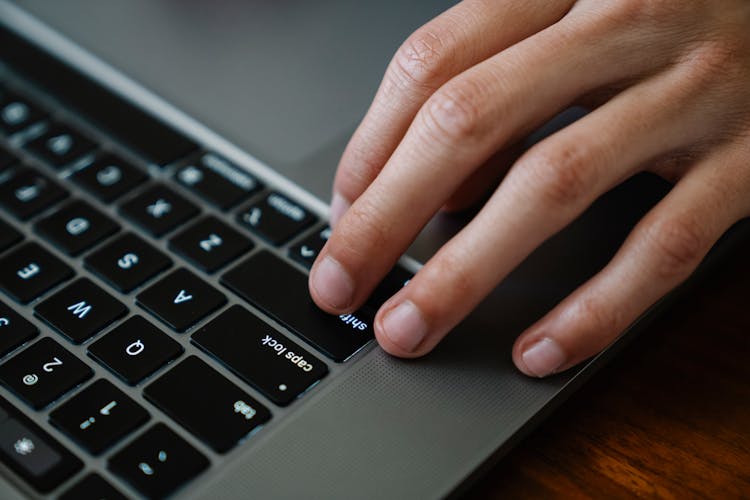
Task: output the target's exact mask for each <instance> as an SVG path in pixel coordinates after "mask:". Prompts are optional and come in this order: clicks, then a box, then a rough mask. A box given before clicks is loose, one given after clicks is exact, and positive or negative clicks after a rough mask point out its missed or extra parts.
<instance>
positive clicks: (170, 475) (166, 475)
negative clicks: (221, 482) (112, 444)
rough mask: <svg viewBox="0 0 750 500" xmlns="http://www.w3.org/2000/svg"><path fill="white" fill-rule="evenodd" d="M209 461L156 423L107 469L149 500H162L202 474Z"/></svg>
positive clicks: (172, 432) (114, 459) (120, 453)
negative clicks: (156, 499) (155, 499)
mask: <svg viewBox="0 0 750 500" xmlns="http://www.w3.org/2000/svg"><path fill="white" fill-rule="evenodd" d="M208 465H209V462H208V459H207V458H206V457H205V456H204V455H203V454H202V453H200V452H199V451H198V450H196V449H195V448H193V447H192V446H190V445H189V444H188V443H187V442H186V441H185V440H184V439H182V438H181V437H180V436H178V435H177V434H175V432H174V431H172V430H171V429H170V428H169V427H167V426H166V425H164V424H162V423H158V424H156V425H154V426H153V427H151V428H150V429H149V430H147V431H146V432H144V433H143V434H142V435H141V436H140V437H139V438H137V439H136V440H135V441H133V442H132V443H130V444H129V445H128V446H126V447H125V448H123V449H122V450H121V451H119V452H117V454H116V455H114V456H113V457H112V458H110V459H109V463H108V465H107V467H108V468H109V469H110V470H111V471H112V472H114V473H115V474H117V475H118V476H120V478H122V479H124V480H125V481H126V482H127V483H129V484H130V485H131V486H132V487H133V488H135V489H136V490H137V491H138V492H139V493H140V494H141V495H144V496H145V497H148V498H164V497H166V496H167V495H169V494H171V493H173V492H174V491H175V490H177V489H178V488H180V487H181V486H184V485H185V483H187V482H188V481H190V480H191V479H193V478H194V477H196V476H197V475H198V474H200V473H201V472H203V471H204V470H205V469H206V468H207V467H208Z"/></svg>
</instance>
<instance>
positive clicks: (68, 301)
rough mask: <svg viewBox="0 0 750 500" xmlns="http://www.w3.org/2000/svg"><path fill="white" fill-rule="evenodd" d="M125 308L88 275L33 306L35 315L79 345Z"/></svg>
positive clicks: (104, 326) (122, 313)
mask: <svg viewBox="0 0 750 500" xmlns="http://www.w3.org/2000/svg"><path fill="white" fill-rule="evenodd" d="M127 312H128V308H127V307H125V305H124V304H123V303H122V302H120V301H119V300H117V299H115V298H114V297H112V296H111V295H109V294H108V293H107V292H105V291H104V290H102V289H101V288H99V287H98V286H96V285H95V284H94V283H93V282H92V281H91V280H90V279H88V278H80V279H78V280H76V281H74V282H73V283H71V284H70V285H68V286H66V287H65V288H63V289H62V290H60V291H59V292H57V293H56V294H54V295H53V296H52V297H50V298H48V299H47V300H45V301H44V302H42V303H41V304H39V305H38V306H36V308H35V309H34V314H36V315H37V316H39V317H40V318H42V319H43V320H44V321H46V322H47V323H49V325H50V326H52V327H53V328H55V329H56V330H57V331H59V332H60V333H62V334H63V335H65V336H66V337H67V338H68V339H69V340H70V341H72V342H75V343H76V344H80V343H81V342H83V341H85V340H87V339H89V338H91V337H93V336H94V335H96V334H97V333H99V332H100V331H101V330H103V329H104V328H106V327H107V326H108V325H110V324H111V323H113V322H114V321H115V320H116V319H118V318H120V317H122V316H125V314H127Z"/></svg>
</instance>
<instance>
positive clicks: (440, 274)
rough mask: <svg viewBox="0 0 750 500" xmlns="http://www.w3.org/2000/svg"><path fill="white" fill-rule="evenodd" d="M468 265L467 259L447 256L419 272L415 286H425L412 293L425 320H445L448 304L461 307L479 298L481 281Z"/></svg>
mask: <svg viewBox="0 0 750 500" xmlns="http://www.w3.org/2000/svg"><path fill="white" fill-rule="evenodd" d="M466 262H467V259H466V256H464V257H463V258H461V257H460V256H458V255H451V254H448V253H444V254H442V255H440V256H439V257H437V258H436V259H435V260H434V261H432V262H430V263H429V265H427V266H425V267H423V268H422V269H421V270H420V271H419V275H420V280H415V281H414V283H415V284H417V283H421V284H422V286H420V287H419V289H416V288H413V289H412V292H411V293H412V295H413V296H414V299H415V300H416V301H417V302H418V303H419V305H420V308H421V309H422V311H423V313H424V315H425V318H440V317H444V316H445V315H446V304H454V305H455V304H460V303H463V302H464V301H465V300H466V298H467V297H474V296H475V295H476V293H477V279H476V277H475V276H473V275H472V272H471V270H470V268H468V267H467V266H466Z"/></svg>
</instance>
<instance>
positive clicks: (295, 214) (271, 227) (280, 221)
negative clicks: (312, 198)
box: [237, 193, 316, 245]
mask: <svg viewBox="0 0 750 500" xmlns="http://www.w3.org/2000/svg"><path fill="white" fill-rule="evenodd" d="M237 219H238V220H239V221H240V223H242V225H244V226H245V227H247V228H249V229H250V230H251V231H253V232H254V233H255V234H257V235H259V236H260V237H262V238H263V239H265V240H267V241H269V242H270V243H272V244H274V245H281V244H283V243H285V242H287V241H288V240H290V239H291V238H292V237H293V236H295V235H296V234H298V233H299V232H300V231H302V230H303V229H305V228H306V227H308V226H310V225H311V224H313V223H314V222H315V220H316V218H315V216H314V215H312V214H311V213H310V212H308V211H307V210H305V209H304V208H302V207H301V206H300V205H299V204H298V203H296V202H294V201H292V200H290V199H289V198H287V197H285V196H282V195H280V194H279V193H269V194H268V195H266V196H265V197H263V199H262V200H260V201H258V202H257V203H253V204H252V205H250V206H249V207H247V208H246V209H244V210H243V211H242V212H240V213H239V214H238V215H237Z"/></svg>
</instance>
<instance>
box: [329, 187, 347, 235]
mask: <svg viewBox="0 0 750 500" xmlns="http://www.w3.org/2000/svg"><path fill="white" fill-rule="evenodd" d="M351 206H352V204H351V203H349V201H348V200H347V199H346V198H344V197H343V196H341V195H340V194H338V193H333V198H331V227H333V226H335V225H336V224H337V223H338V221H339V220H340V219H341V217H343V216H344V214H345V213H346V211H347V210H349V207H351Z"/></svg>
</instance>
